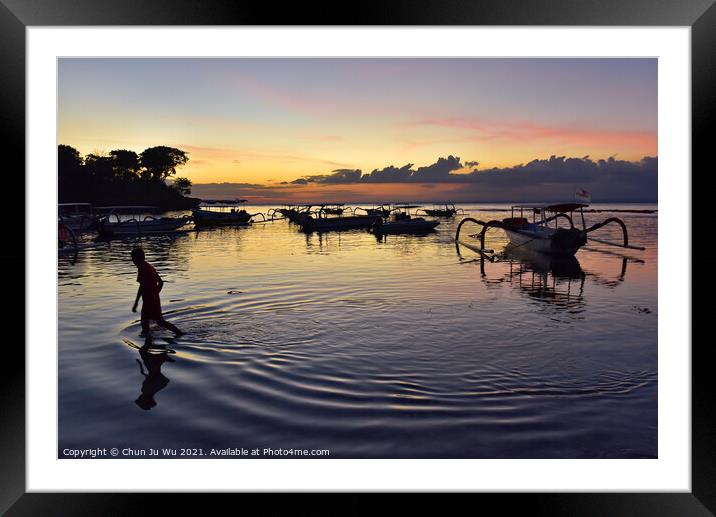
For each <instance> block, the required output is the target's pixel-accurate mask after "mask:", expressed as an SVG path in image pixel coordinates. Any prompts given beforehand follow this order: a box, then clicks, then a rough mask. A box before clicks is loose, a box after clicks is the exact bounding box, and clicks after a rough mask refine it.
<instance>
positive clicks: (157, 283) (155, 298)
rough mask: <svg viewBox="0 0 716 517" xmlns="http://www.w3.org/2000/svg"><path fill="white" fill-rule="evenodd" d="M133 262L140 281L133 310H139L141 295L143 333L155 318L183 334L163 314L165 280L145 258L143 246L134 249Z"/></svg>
mask: <svg viewBox="0 0 716 517" xmlns="http://www.w3.org/2000/svg"><path fill="white" fill-rule="evenodd" d="M132 262H134V265H135V266H137V282H139V289H138V290H137V298H136V299H135V300H134V305H133V306H132V312H137V304H138V303H139V297H140V296H141V297H142V318H141V319H142V335H143V336H145V335H147V334H148V333H149V320H154V321H156V322H157V324H158V325H160V326H162V327H164V328H165V329H169V330H171V331H172V332H174V334H176V335H177V336H181V335H182V334H183V332H182V331H181V330H179V329H178V328H176V327H175V326H174V325H172V324H171V323H169V322H168V321H167V320H165V319H164V316H162V304H161V302H160V300H159V291H161V290H162V286H163V285H164V281H163V280H162V279H161V277H160V276H159V273H157V270H156V269H154V267H153V266H152V265H151V264H150V263H149V262H147V261H146V260H145V258H144V250H143V249H142V248H134V249H133V250H132Z"/></svg>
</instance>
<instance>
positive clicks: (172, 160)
mask: <svg viewBox="0 0 716 517" xmlns="http://www.w3.org/2000/svg"><path fill="white" fill-rule="evenodd" d="M139 157H140V160H141V164H142V167H144V168H145V169H146V171H147V172H148V173H149V176H150V177H151V178H152V179H154V180H165V179H167V178H168V177H169V176H172V175H174V174H176V172H177V171H176V168H177V167H181V166H182V165H184V164H186V162H188V161H189V157H188V156H187V155H186V153H185V152H184V151H182V150H181V149H176V148H174V147H166V146H163V145H160V146H157V147H150V148H149V149H145V150H144V152H143V153H142V154H141V155H139Z"/></svg>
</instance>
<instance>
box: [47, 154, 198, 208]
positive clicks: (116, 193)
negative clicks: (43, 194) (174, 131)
mask: <svg viewBox="0 0 716 517" xmlns="http://www.w3.org/2000/svg"><path fill="white" fill-rule="evenodd" d="M188 161H189V157H188V156H187V153H185V152H184V151H182V150H181V149H177V148H174V147H167V146H156V147H150V148H148V149H145V150H144V151H142V152H141V153H139V154H137V153H135V152H134V151H128V150H126V149H116V150H113V151H110V152H108V153H102V154H95V153H90V154H87V155H85V156H82V155H81V154H80V152H79V151H78V150H77V149H75V148H74V147H71V146H69V145H59V146H58V147H57V174H58V198H59V202H60V203H74V202H88V203H92V204H95V205H155V206H158V207H161V208H165V209H183V208H189V207H192V206H196V205H197V204H198V203H199V200H198V199H196V198H192V197H188V194H191V181H190V180H189V179H187V178H184V177H176V173H177V169H178V168H179V167H182V166H183V165H186V163H187V162H188ZM169 179H172V180H173V181H172V182H171V184H168V183H167V180H169Z"/></svg>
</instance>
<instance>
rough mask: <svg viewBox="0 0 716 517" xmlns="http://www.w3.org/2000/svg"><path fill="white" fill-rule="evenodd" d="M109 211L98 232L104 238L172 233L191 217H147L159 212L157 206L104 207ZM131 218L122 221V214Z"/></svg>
mask: <svg viewBox="0 0 716 517" xmlns="http://www.w3.org/2000/svg"><path fill="white" fill-rule="evenodd" d="M102 210H108V213H107V214H106V215H103V216H101V217H100V218H99V220H98V230H99V234H100V236H102V237H105V236H109V237H116V236H122V235H144V234H149V233H170V232H173V231H175V230H177V229H179V228H181V227H182V226H184V225H185V224H187V223H188V222H189V221H191V217H188V216H182V217H154V216H153V215H146V214H148V213H150V212H157V211H158V208H157V207H155V206H110V207H102ZM122 213H123V214H124V215H127V216H129V219H121V218H120V214H122Z"/></svg>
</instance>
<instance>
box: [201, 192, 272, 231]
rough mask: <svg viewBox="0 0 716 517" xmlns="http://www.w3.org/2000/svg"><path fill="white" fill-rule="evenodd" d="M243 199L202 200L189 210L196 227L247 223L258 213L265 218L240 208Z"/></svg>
mask: <svg viewBox="0 0 716 517" xmlns="http://www.w3.org/2000/svg"><path fill="white" fill-rule="evenodd" d="M245 202H246V200H245V199H236V200H234V201H223V200H204V201H202V202H201V204H200V205H199V208H194V209H192V211H191V215H192V219H194V224H195V225H196V226H197V228H205V227H210V226H241V225H248V224H249V223H250V222H251V218H252V217H254V216H257V215H260V216H261V217H263V219H264V220H265V219H266V218H265V217H264V215H263V214H262V213H260V212H258V213H256V214H250V213H248V212H247V211H246V210H244V209H240V208H239V206H240V204H241V203H245Z"/></svg>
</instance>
